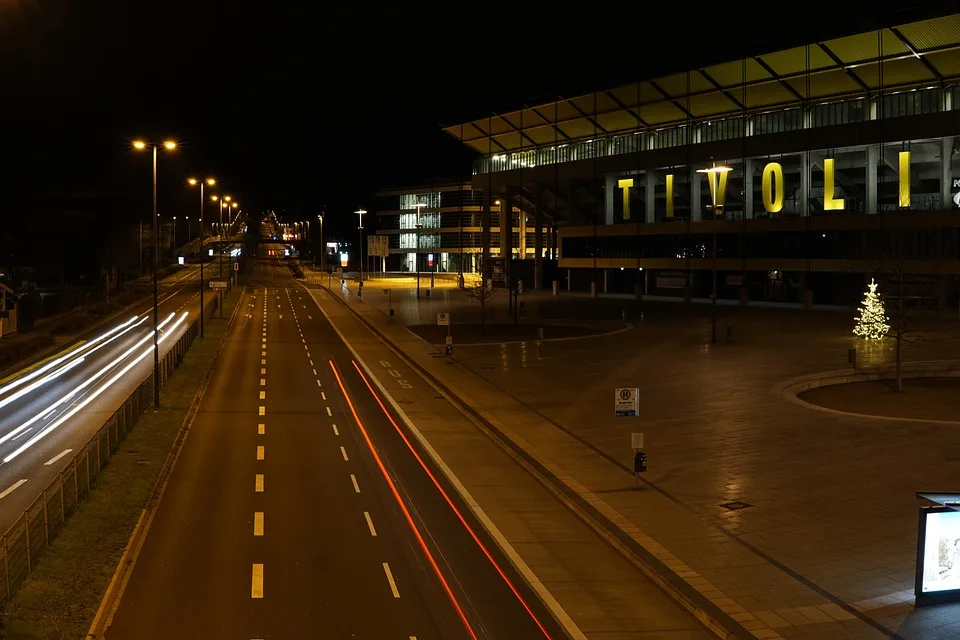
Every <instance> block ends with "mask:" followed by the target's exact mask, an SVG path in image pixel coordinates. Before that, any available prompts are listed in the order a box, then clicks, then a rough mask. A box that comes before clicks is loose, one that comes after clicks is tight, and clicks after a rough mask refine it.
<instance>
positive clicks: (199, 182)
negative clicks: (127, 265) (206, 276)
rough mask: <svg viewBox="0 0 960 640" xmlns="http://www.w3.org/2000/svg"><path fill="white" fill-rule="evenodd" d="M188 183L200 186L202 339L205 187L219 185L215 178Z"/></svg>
mask: <svg viewBox="0 0 960 640" xmlns="http://www.w3.org/2000/svg"><path fill="white" fill-rule="evenodd" d="M187 182H189V183H190V186H191V187H193V186H196V185H200V337H201V338H202V337H203V257H204V256H203V207H204V205H205V204H206V202H207V201H206V200H204V198H203V185H204V184H208V185H210V186H211V187H212V186H213V185H215V184H217V181H216V180H214V179H213V178H207V179H206V180H197V179H196V178H190V179H189V180H188V181H187Z"/></svg>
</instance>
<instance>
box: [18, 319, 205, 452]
mask: <svg viewBox="0 0 960 640" xmlns="http://www.w3.org/2000/svg"><path fill="white" fill-rule="evenodd" d="M172 317H173V314H171V315H170V317H168V318H167V320H164V324H166V323H167V322H168V321H169V320H170V318H172ZM186 317H187V312H186V311H184V312H183V314H181V315H180V317H179V318H178V319H177V321H176V322H174V323H173V326H172V327H170V331H168V332H167V333H165V334H163V335H162V336H160V338H159V340H157V343H158V344H159V343H161V342H163V339H164V338H166V337H167V336H169V335H170V334H171V333H173V331H174V330H175V329H176V328H177V327H178V326H180V325H181V324H182V323H183V321H184V320H185V319H186ZM158 328H159V327H158ZM147 337H148V338H151V337H152V334H151V335H150V336H147ZM139 345H140V343H137V345H136V346H139ZM151 353H153V346H150V347H149V348H147V349H145V350H144V351H143V353H141V354H140V355H139V356H137V357H136V358H134V359H133V360H132V361H130V362H129V363H128V364H127V365H126V366H125V367H123V368H122V369H120V371H118V372H117V373H115V374H113V376H112V377H111V378H110V379H109V380H107V381H106V382H104V383H103V384H102V385H100V386H99V387H97V389H96V390H95V391H94V392H93V393H91V394H90V395H88V396H87V397H85V398H84V399H83V402H80V403H79V404H77V405H76V406H75V407H73V408H72V409H70V411H68V412H66V413H65V414H63V415H62V416H60V417H59V418H57V419H56V420H55V421H53V422H51V423H50V424H49V425H47V426H46V427H45V428H44V429H43V431H41V432H39V433H37V434H36V435H35V436H33V437H32V438H30V439H29V440H27V441H26V442H24V443H23V444H22V445H20V447H19V448H18V449H17V450H16V451H14V452H13V453H11V454H10V455H8V456H7V457H6V458H4V459H3V461H4V463H6V462H10V461H11V460H13V459H14V458H16V457H17V456H19V455H20V454H21V453H23V452H24V451H26V450H27V449H29V448H30V447H32V446H33V445H34V444H36V443H37V442H38V441H39V440H40V439H42V438H43V437H44V436H46V435H47V434H49V433H51V432H52V431H53V430H54V429H56V428H57V427H59V426H60V425H61V424H63V423H64V422H66V421H67V420H69V419H70V418H72V417H73V416H74V415H76V413H77V412H78V411H80V410H81V409H83V408H84V407H85V406H87V405H88V404H90V403H91V402H93V401H94V400H95V399H96V398H97V396H99V395H100V394H101V393H103V392H104V391H106V390H107V389H109V388H110V387H112V386H113V384H114V383H115V382H116V381H117V380H119V379H120V378H122V377H123V376H124V375H125V374H126V373H127V372H128V371H130V369H133V368H134V367H135V366H136V365H137V364H138V363H139V362H140V361H141V360H143V359H144V358H146V357H147V356H149V355H150V354H151ZM61 402H62V401H61Z"/></svg>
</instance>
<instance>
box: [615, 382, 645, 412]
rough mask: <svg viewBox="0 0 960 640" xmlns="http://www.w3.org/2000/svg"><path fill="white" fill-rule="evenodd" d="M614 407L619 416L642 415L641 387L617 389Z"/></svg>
mask: <svg viewBox="0 0 960 640" xmlns="http://www.w3.org/2000/svg"><path fill="white" fill-rule="evenodd" d="M613 408H614V411H615V412H616V415H617V417H618V418H620V417H636V416H638V415H640V389H637V388H632V389H631V388H619V389H616V390H615V395H614V402H613Z"/></svg>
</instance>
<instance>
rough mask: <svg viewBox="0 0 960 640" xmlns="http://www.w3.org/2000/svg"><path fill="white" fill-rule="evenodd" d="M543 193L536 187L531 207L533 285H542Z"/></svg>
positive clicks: (536, 287) (538, 286)
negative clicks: (534, 199)
mask: <svg viewBox="0 0 960 640" xmlns="http://www.w3.org/2000/svg"><path fill="white" fill-rule="evenodd" d="M542 198H543V195H542V193H541V191H540V188H539V187H538V188H537V196H536V201H535V202H534V208H533V227H534V231H533V287H534V288H535V289H539V288H540V287H541V286H543V208H542V205H543V200H542Z"/></svg>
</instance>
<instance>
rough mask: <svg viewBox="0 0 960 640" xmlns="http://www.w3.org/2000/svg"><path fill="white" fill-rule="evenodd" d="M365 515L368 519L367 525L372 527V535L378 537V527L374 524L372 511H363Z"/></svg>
mask: <svg viewBox="0 0 960 640" xmlns="http://www.w3.org/2000/svg"><path fill="white" fill-rule="evenodd" d="M363 517H364V518H366V519H367V526H368V527H369V528H370V535H372V536H373V537H374V538H376V537H377V529H376V527H374V526H373V518H371V517H370V512H369V511H364V512H363Z"/></svg>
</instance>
